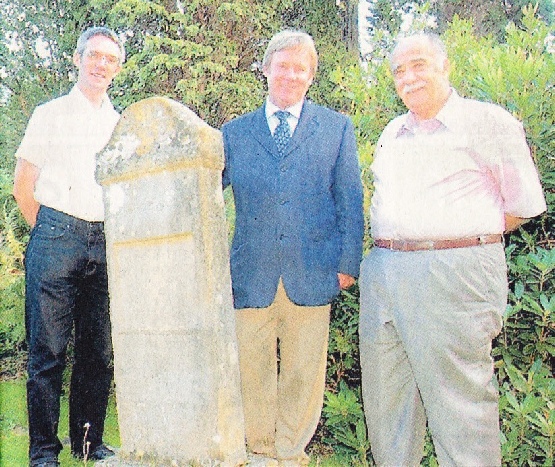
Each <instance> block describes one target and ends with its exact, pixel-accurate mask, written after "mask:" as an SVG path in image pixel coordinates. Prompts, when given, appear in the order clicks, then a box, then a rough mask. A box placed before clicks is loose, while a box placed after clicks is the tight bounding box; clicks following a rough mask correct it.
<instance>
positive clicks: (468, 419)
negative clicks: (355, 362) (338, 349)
mask: <svg viewBox="0 0 555 467" xmlns="http://www.w3.org/2000/svg"><path fill="white" fill-rule="evenodd" d="M359 284H360V329H359V333H360V360H361V367H362V393H363V399H364V410H365V414H366V421H367V425H368V435H369V439H370V443H371V448H372V454H373V456H374V460H375V461H376V464H377V465H379V466H395V467H396V466H418V465H420V460H421V458H422V455H423V446H424V434H425V431H426V421H427V422H428V426H429V428H430V431H431V434H432V439H433V442H434V446H435V450H436V454H437V458H438V461H439V465H441V466H443V467H447V466H449V467H453V466H460V467H473V466H474V467H493V466H500V465H501V450H500V433H499V414H498V406H497V390H496V388H495V385H494V384H493V381H492V378H493V374H494V373H493V361H492V358H491V355H490V351H491V341H492V339H493V338H494V337H495V336H496V335H497V334H498V333H499V331H500V330H501V325H502V319H501V317H502V314H503V311H504V309H505V306H506V303H507V276H506V265H505V252H504V250H503V246H502V245H501V244H498V245H483V246H477V247H471V248H457V249H452V250H438V251H422V252H406V253H405V252H394V251H390V250H386V249H382V248H374V249H373V250H372V251H371V252H370V254H369V255H368V256H367V257H366V258H365V259H364V261H363V262H362V265H361V275H360V279H359Z"/></svg>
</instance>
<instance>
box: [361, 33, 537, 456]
mask: <svg viewBox="0 0 555 467" xmlns="http://www.w3.org/2000/svg"><path fill="white" fill-rule="evenodd" d="M391 68H392V72H393V76H394V81H395V87H396V90H397V93H398V94H399V96H400V97H401V99H402V100H403V102H404V103H405V105H406V106H407V107H408V109H409V112H408V113H407V114H405V115H402V116H400V117H397V118H396V119H394V120H393V121H391V122H390V123H389V124H388V125H387V127H386V128H385V130H384V131H383V133H382V135H381V137H380V140H379V141H378V144H377V147H376V153H375V158H374V162H373V164H372V171H373V174H374V182H375V191H374V194H373V197H372V203H371V228H372V236H373V238H374V246H375V248H373V249H372V251H371V252H370V254H369V255H368V256H367V257H366V258H365V259H364V260H363V262H362V265H361V275H360V295H361V304H360V329H359V333H360V354H361V366H362V388H363V398H364V406H365V415H366V420H367V425H368V434H369V438H370V442H371V448H372V453H373V456H374V459H375V461H376V463H377V464H378V465H383V466H401V465H403V466H412V465H420V460H421V458H422V455H423V447H424V435H425V430H426V422H427V423H428V426H429V428H430V431H431V434H432V438H433V442H434V446H435V450H436V454H437V457H438V460H439V463H440V465H445V466H447V465H459V466H471V465H473V466H498V465H501V454H500V438H499V421H498V405H497V391H496V389H495V386H494V384H493V381H492V378H493V361H492V358H491V355H490V353H491V342H492V339H493V338H494V337H495V336H496V335H497V334H498V333H499V332H500V330H501V326H502V315H503V312H504V310H505V307H506V303H507V290H508V288H507V272H506V264H505V253H504V248H503V233H504V232H507V231H510V230H513V229H515V228H517V227H518V226H519V225H521V224H522V223H524V222H526V220H528V219H529V218H531V217H534V216H537V215H539V214H540V213H542V212H543V211H544V210H545V209H546V205H545V198H544V196H543V193H542V189H541V185H540V181H539V178H538V174H537V171H536V168H535V166H534V163H533V160H532V158H531V157H530V151H529V148H528V146H527V144H526V139H525V136H524V131H523V128H522V125H521V124H520V122H518V121H517V120H516V119H515V118H513V117H512V116H511V115H510V114H509V113H508V112H506V111H505V110H504V109H502V108H500V107H499V106H496V105H493V104H489V103H482V102H478V101H475V100H470V99H464V98H462V97H460V96H459V95H458V94H457V93H456V91H455V90H453V89H452V88H451V86H450V83H449V61H448V59H447V54H446V52H445V47H444V45H443V43H442V42H441V41H440V39H439V38H438V37H437V36H434V35H428V34H417V35H414V36H410V37H407V38H404V39H401V40H400V41H399V42H398V44H397V46H396V48H395V49H394V51H393V54H392V56H391Z"/></svg>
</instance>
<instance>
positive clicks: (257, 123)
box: [249, 104, 279, 158]
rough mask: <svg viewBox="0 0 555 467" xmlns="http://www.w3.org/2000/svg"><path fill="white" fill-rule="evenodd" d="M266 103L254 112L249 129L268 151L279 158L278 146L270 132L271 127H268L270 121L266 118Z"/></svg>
mask: <svg viewBox="0 0 555 467" xmlns="http://www.w3.org/2000/svg"><path fill="white" fill-rule="evenodd" d="M265 107H266V104H264V105H262V107H259V108H258V109H257V110H255V111H254V112H253V114H252V119H251V122H250V128H249V131H250V133H251V135H252V137H253V138H254V139H255V140H257V141H258V142H259V143H260V145H261V146H262V147H264V149H266V151H268V152H269V153H270V154H272V156H274V157H276V158H278V157H279V153H278V148H277V146H276V142H275V141H274V137H273V136H272V133H270V128H269V127H268V121H267V120H266V111H265Z"/></svg>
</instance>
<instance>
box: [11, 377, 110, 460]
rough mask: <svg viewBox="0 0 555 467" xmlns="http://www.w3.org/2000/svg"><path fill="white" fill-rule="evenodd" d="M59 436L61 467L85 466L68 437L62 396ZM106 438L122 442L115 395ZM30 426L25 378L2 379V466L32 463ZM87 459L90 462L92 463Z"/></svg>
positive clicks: (66, 411)
mask: <svg viewBox="0 0 555 467" xmlns="http://www.w3.org/2000/svg"><path fill="white" fill-rule="evenodd" d="M59 437H60V439H61V440H62V443H63V445H64V448H63V449H62V452H61V453H60V457H59V460H60V464H61V466H62V467H78V466H83V465H84V462H83V461H81V460H77V459H75V458H74V457H73V456H72V455H71V452H70V447H69V444H68V443H69V438H68V400H67V395H64V396H63V397H62V401H61V408H60V428H59ZM104 440H105V441H106V443H107V444H108V445H110V446H119V444H120V441H119V430H118V423H117V414H116V406H115V398H114V397H111V398H110V402H109V406H108V416H107V418H106V425H105V435H104ZM28 449H29V429H28V423H27V405H26V393H25V380H23V379H18V380H13V381H0V467H25V466H27V465H29V458H28ZM92 465H93V463H92V462H88V466H92Z"/></svg>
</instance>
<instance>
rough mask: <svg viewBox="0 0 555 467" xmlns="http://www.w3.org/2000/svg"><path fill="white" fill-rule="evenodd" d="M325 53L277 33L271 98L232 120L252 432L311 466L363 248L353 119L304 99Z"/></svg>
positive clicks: (229, 169) (268, 453) (270, 51)
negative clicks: (334, 304)
mask: <svg viewBox="0 0 555 467" xmlns="http://www.w3.org/2000/svg"><path fill="white" fill-rule="evenodd" d="M317 60H318V59H317V54H316V49H315V47H314V42H313V40H312V38H311V37H310V36H309V35H308V34H305V33H303V32H298V31H283V32H281V33H278V34H276V35H275V36H274V37H273V38H272V40H271V41H270V43H269V45H268V48H267V50H266V54H265V56H264V60H263V71H264V75H265V76H266V79H267V83H268V98H267V99H266V102H265V104H264V105H263V106H262V107H260V108H259V109H257V110H255V111H254V112H252V113H249V114H246V115H243V116H241V117H239V118H236V119H234V120H233V121H231V122H229V123H227V124H226V125H224V127H223V137H224V149H225V157H226V167H225V170H224V173H223V186H224V187H227V186H228V185H231V187H232V190H233V195H234V200H235V209H236V220H235V235H234V238H233V245H232V248H231V277H232V285H233V297H234V305H235V308H236V310H237V316H236V318H237V336H238V343H239V359H240V370H241V380H242V394H243V405H244V413H245V430H246V437H247V445H248V447H249V449H250V450H251V451H252V452H253V453H254V454H255V455H259V456H261V457H263V458H264V459H265V463H266V465H277V461H276V460H274V459H277V460H279V461H280V462H281V464H282V465H284V464H286V465H305V464H306V463H307V462H308V456H307V455H306V453H305V451H304V450H305V448H306V446H307V444H308V443H309V441H310V439H311V438H312V435H313V434H314V431H315V430H316V427H317V424H318V421H319V418H320V414H321V410H322V405H323V393H324V385H325V375H326V360H327V343H328V329H329V316H330V302H331V301H332V300H333V299H334V297H336V296H337V294H338V293H339V291H340V289H344V288H348V287H350V286H351V285H353V283H354V282H355V278H356V277H357V276H358V273H359V265H360V260H361V254H362V236H363V228H364V227H363V224H364V223H363V214H362V185H361V181H360V170H359V166H358V157H357V150H356V141H355V136H354V131H353V125H352V123H351V121H350V119H349V118H347V117H346V116H344V115H341V114H339V113H337V112H334V111H332V110H330V109H327V108H324V107H321V106H318V105H316V104H314V103H312V102H309V101H308V100H306V99H305V96H306V92H307V91H308V88H309V86H310V85H311V83H312V80H313V78H314V74H315V72H316V68H317ZM278 342H279V344H278ZM278 349H279V350H278ZM278 352H279V353H278ZM278 355H279V363H278Z"/></svg>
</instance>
